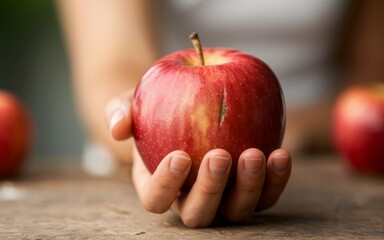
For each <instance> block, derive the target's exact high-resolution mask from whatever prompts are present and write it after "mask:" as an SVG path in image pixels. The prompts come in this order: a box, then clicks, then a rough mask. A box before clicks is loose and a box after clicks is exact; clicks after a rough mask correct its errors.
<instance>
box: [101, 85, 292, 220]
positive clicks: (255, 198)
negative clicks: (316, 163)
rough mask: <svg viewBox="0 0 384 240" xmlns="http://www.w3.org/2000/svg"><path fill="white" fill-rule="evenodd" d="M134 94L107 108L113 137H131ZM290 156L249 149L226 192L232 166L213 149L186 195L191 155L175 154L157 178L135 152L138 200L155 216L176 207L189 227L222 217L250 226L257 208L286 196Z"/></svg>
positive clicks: (224, 154)
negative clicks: (185, 188)
mask: <svg viewBox="0 0 384 240" xmlns="http://www.w3.org/2000/svg"><path fill="white" fill-rule="evenodd" d="M132 96H133V91H129V92H127V93H125V94H123V95H121V96H120V97H118V98H116V99H113V100H112V101H111V102H110V103H109V104H108V106H107V108H106V113H107V118H108V121H109V126H110V130H111V134H112V136H113V137H114V138H115V139H116V140H124V139H128V138H129V137H131V124H132V116H131V111H130V108H131V102H132ZM291 162H292V161H291V157H290V154H289V153H288V152H287V151H285V150H283V149H277V150H275V151H273V152H272V153H271V154H270V156H268V161H267V159H266V157H265V156H264V154H263V153H262V152H261V151H260V150H258V149H256V148H250V149H247V150H245V151H244V152H243V153H242V154H241V155H240V157H239V159H238V161H237V164H238V166H237V174H236V181H235V183H234V184H233V185H232V186H231V187H230V188H229V189H227V190H226V191H224V190H225V187H226V184H227V181H228V178H229V173H230V169H231V165H232V159H231V155H230V154H229V153H228V152H227V151H225V150H224V149H213V150H211V151H209V152H208V153H207V154H206V155H205V157H204V158H203V160H202V162H201V165H200V168H199V173H198V177H197V179H196V182H195V183H194V185H193V187H192V188H191V190H190V191H189V192H187V193H186V192H180V189H181V187H182V185H183V183H184V181H185V179H186V178H187V176H188V173H189V171H190V168H191V158H190V156H189V155H188V153H187V152H184V151H181V150H177V151H173V152H171V153H169V154H168V155H167V156H166V157H165V158H164V159H163V161H161V163H160V164H159V166H158V168H157V169H156V171H155V172H154V174H151V173H150V172H149V171H148V169H147V168H146V166H145V165H144V163H143V161H142V159H141V157H140V154H139V153H138V151H137V149H136V147H134V151H133V169H132V171H133V172H132V177H133V182H134V185H135V188H136V191H137V194H138V197H139V199H140V201H141V203H142V205H143V206H144V208H145V209H147V210H148V211H150V212H154V213H163V212H165V211H167V210H168V209H170V208H172V209H173V210H174V211H175V212H176V213H177V214H178V215H179V216H180V218H181V220H182V221H183V223H184V224H185V225H186V226H188V227H205V226H208V225H210V224H211V223H212V222H213V221H214V219H215V217H216V216H218V215H219V216H220V217H222V218H224V219H225V220H227V221H230V222H245V221H247V220H249V219H250V218H251V217H252V216H253V214H254V212H255V210H258V211H259V210H264V209H267V208H270V207H271V206H273V205H274V204H275V203H276V202H277V200H278V199H279V196H280V194H281V193H282V192H283V190H284V188H285V185H286V183H287V182H288V179H289V176H290V172H291Z"/></svg>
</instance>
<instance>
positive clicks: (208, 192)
mask: <svg viewBox="0 0 384 240" xmlns="http://www.w3.org/2000/svg"><path fill="white" fill-rule="evenodd" d="M198 191H199V193H200V194H201V195H203V196H205V197H215V196H217V195H220V194H221V192H222V191H221V190H220V189H219V188H218V187H217V186H215V185H207V184H204V185H201V186H199V187H198Z"/></svg>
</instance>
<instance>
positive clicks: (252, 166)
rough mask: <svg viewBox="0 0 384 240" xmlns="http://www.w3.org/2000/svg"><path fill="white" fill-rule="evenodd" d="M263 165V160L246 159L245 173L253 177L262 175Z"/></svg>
mask: <svg viewBox="0 0 384 240" xmlns="http://www.w3.org/2000/svg"><path fill="white" fill-rule="evenodd" d="M262 165H263V158H251V157H246V158H244V168H245V171H246V172H247V173H248V174H249V175H251V176H256V175H258V174H259V173H260V170H261V167H262Z"/></svg>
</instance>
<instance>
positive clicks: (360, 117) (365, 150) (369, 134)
mask: <svg viewBox="0 0 384 240" xmlns="http://www.w3.org/2000/svg"><path fill="white" fill-rule="evenodd" d="M332 127H333V138H334V142H335V147H336V149H337V150H338V151H339V152H340V154H341V155H342V156H343V157H344V159H345V160H346V161H347V162H348V163H349V164H350V165H351V166H352V167H354V168H355V169H357V170H359V171H363V172H372V173H384V85H373V86H363V85H355V86H352V87H349V88H348V89H346V90H345V91H344V92H343V93H342V94H341V96H340V97H339V99H338V100H337V102H336V105H335V107H334V112H333V123H332Z"/></svg>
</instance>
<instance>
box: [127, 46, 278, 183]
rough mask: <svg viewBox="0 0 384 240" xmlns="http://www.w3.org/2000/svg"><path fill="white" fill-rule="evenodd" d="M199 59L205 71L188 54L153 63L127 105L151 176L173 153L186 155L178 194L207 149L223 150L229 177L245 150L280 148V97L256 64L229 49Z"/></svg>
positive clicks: (206, 51)
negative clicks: (186, 172)
mask: <svg viewBox="0 0 384 240" xmlns="http://www.w3.org/2000/svg"><path fill="white" fill-rule="evenodd" d="M203 53H204V58H205V65H201V59H199V56H198V54H197V53H196V52H195V51H194V50H192V49H190V50H183V51H178V52H175V53H172V54H170V55H168V56H166V57H164V58H162V59H160V60H158V61H157V62H156V63H155V64H154V65H153V66H152V67H151V68H150V69H149V70H148V71H147V72H146V73H145V74H144V76H143V77H142V79H141V81H140V82H139V84H138V86H137V88H136V91H135V94H134V100H133V106H132V114H133V135H134V137H135V141H136V145H137V148H138V150H139V152H140V154H141V156H142V158H143V160H144V162H145V164H146V166H147V167H148V169H149V170H150V171H151V172H152V173H153V172H154V171H155V169H156V168H157V166H158V164H159V163H160V161H161V160H162V159H163V158H164V157H165V156H166V155H167V154H168V153H170V152H171V151H173V150H178V149H181V150H184V151H186V152H187V153H189V154H190V155H191V157H192V162H193V164H192V169H191V171H190V174H189V176H188V178H187V180H186V182H185V184H184V188H185V189H189V188H190V187H191V186H192V184H193V183H194V181H195V179H196V176H197V171H198V168H199V165H200V162H201V160H202V158H203V156H204V155H205V154H206V153H207V152H208V151H209V150H211V149H214V148H223V149H225V150H227V151H228V152H229V153H230V154H231V155H232V158H233V160H234V163H233V168H232V170H233V171H234V170H235V167H236V166H237V162H236V161H237V159H238V157H239V155H240V154H241V152H242V151H244V150H245V149H247V148H251V147H256V148H259V149H261V150H262V151H263V152H264V153H265V154H266V155H269V154H270V153H271V152H272V151H273V150H275V149H276V148H278V147H280V145H281V142H282V138H283V134H284V127H285V108H284V100H283V95H282V91H281V88H280V85H279V82H278V80H277V78H276V76H275V74H274V73H273V72H272V70H271V69H270V68H269V67H268V66H267V65H266V64H265V63H264V62H262V61H261V60H260V59H257V58H255V57H253V56H251V55H249V54H246V53H243V52H240V51H237V50H233V49H222V48H206V49H204V50H203Z"/></svg>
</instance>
